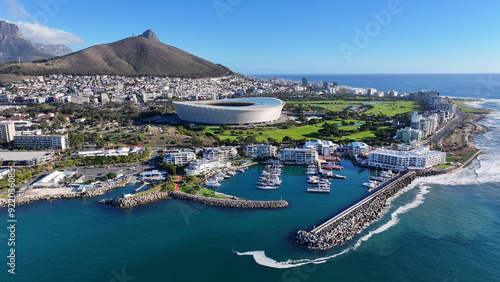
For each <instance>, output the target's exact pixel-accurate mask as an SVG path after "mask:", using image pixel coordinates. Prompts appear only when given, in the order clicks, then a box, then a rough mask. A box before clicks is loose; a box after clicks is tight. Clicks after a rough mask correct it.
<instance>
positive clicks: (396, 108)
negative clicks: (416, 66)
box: [287, 100, 424, 116]
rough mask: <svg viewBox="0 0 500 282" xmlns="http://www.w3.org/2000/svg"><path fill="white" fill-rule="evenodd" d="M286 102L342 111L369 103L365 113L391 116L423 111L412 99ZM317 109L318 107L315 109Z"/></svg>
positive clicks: (305, 106)
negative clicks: (368, 108) (369, 107)
mask: <svg viewBox="0 0 500 282" xmlns="http://www.w3.org/2000/svg"><path fill="white" fill-rule="evenodd" d="M287 103H288V104H296V105H299V104H303V105H304V108H306V109H307V108H309V109H310V110H311V107H312V108H314V107H317V108H324V109H327V110H330V111H342V110H344V109H345V108H347V107H348V106H362V105H364V104H367V103H370V104H371V105H372V106H373V109H371V110H368V111H366V112H365V113H366V114H375V115H376V114H379V113H383V114H385V115H388V116H393V115H396V114H402V113H408V112H419V111H423V110H424V109H422V107H421V106H420V105H419V104H418V103H417V102H414V101H378V102H375V101H370V100H356V101H344V100H338V101H337V100H334V101H331V100H325V101H304V102H301V101H291V102H287ZM316 110H319V111H320V109H316Z"/></svg>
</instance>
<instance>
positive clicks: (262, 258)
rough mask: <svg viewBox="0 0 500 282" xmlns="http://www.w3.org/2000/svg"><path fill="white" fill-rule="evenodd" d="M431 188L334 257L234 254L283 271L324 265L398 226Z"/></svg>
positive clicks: (397, 195)
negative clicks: (305, 257)
mask: <svg viewBox="0 0 500 282" xmlns="http://www.w3.org/2000/svg"><path fill="white" fill-rule="evenodd" d="M414 187H416V184H411V185H409V186H408V187H406V188H405V189H403V190H401V191H400V192H398V193H397V194H396V195H394V196H393V197H391V198H390V199H389V200H388V202H389V204H390V203H391V202H392V201H393V200H394V199H396V198H398V197H399V196H400V195H402V194H403V193H405V192H407V191H409V190H411V189H413V188H414ZM429 188H430V187H429V186H424V185H422V186H420V192H419V194H417V196H416V197H415V199H414V200H413V201H412V202H411V203H409V204H406V205H404V206H402V207H400V208H398V209H397V210H396V211H394V212H393V213H392V214H391V220H389V222H387V223H385V224H384V225H382V226H381V227H379V228H377V229H376V230H374V231H370V232H369V233H368V234H367V235H365V236H363V237H362V238H361V239H359V240H358V241H357V242H356V244H355V245H354V246H352V247H349V248H346V249H344V250H343V251H341V252H339V253H336V254H334V255H331V256H326V257H321V258H316V259H299V260H287V261H282V262H279V261H276V260H274V259H272V258H270V257H268V256H266V254H265V251H250V252H237V251H233V252H235V253H236V254H237V255H238V256H252V257H253V259H254V260H255V262H256V263H257V264H260V265H262V266H267V267H270V268H279V269H283V268H293V267H299V266H302V265H306V264H322V263H325V262H327V261H329V260H331V259H333V258H336V257H338V256H341V255H343V254H346V253H348V252H349V251H351V250H355V249H357V248H358V247H359V246H361V244H362V243H363V242H366V241H368V239H370V238H371V237H372V236H373V235H375V234H379V233H382V232H384V231H386V230H388V229H389V228H391V227H392V226H395V225H396V224H398V222H399V218H398V216H399V215H400V214H403V213H406V212H408V211H410V210H412V209H414V208H416V207H418V206H419V205H420V204H422V203H423V202H424V199H425V198H424V195H425V194H427V193H428V192H429V191H428V189H429Z"/></svg>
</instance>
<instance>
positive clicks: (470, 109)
mask: <svg viewBox="0 0 500 282" xmlns="http://www.w3.org/2000/svg"><path fill="white" fill-rule="evenodd" d="M475 101H477V100H473V99H464V100H462V99H452V102H453V103H455V104H456V105H457V107H458V108H459V109H460V110H461V111H462V112H464V113H474V114H489V113H490V112H491V111H490V110H486V109H477V108H473V107H470V106H468V105H467V104H466V103H467V102H475Z"/></svg>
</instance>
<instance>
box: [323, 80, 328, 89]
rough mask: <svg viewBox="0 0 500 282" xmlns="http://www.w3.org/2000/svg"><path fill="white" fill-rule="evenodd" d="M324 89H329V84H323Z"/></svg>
mask: <svg viewBox="0 0 500 282" xmlns="http://www.w3.org/2000/svg"><path fill="white" fill-rule="evenodd" d="M323 89H328V82H326V81H325V82H323Z"/></svg>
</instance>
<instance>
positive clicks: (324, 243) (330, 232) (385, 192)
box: [296, 172, 417, 250]
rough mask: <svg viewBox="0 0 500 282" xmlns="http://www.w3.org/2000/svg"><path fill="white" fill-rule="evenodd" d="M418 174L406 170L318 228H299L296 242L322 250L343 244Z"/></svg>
mask: <svg viewBox="0 0 500 282" xmlns="http://www.w3.org/2000/svg"><path fill="white" fill-rule="evenodd" d="M416 177H417V174H416V173H415V172H407V173H406V174H404V175H402V176H400V177H399V178H398V179H396V180H394V181H393V182H392V183H389V184H388V185H387V186H385V187H383V188H381V189H380V190H379V191H377V192H375V193H374V194H372V195H370V196H368V197H367V198H365V199H363V200H362V201H360V202H358V203H357V204H355V205H353V206H352V207H350V208H349V209H348V210H346V211H344V212H343V213H341V214H340V216H336V217H334V218H332V219H330V220H329V221H327V222H326V223H324V224H322V225H320V226H319V227H318V228H315V229H313V230H312V231H304V230H300V231H298V232H297V236H296V238H297V242H299V243H300V244H303V245H306V246H307V247H308V248H310V249H322V250H325V249H329V248H332V247H335V246H339V245H342V244H344V243H345V242H347V241H349V240H350V239H352V238H353V237H354V236H355V235H356V234H358V233H359V232H361V231H362V230H363V229H364V228H366V227H367V226H368V225H370V224H371V223H372V222H373V221H375V220H377V219H379V218H380V216H381V214H382V212H383V210H384V209H385V208H386V205H387V199H389V198H390V197H392V196H394V195H395V194H396V193H397V192H399V191H400V190H401V189H403V188H404V187H406V186H408V185H409V184H410V183H411V182H412V181H413V180H414V179H415V178H416Z"/></svg>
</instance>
